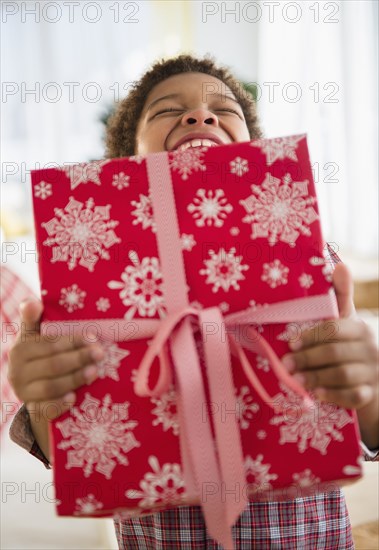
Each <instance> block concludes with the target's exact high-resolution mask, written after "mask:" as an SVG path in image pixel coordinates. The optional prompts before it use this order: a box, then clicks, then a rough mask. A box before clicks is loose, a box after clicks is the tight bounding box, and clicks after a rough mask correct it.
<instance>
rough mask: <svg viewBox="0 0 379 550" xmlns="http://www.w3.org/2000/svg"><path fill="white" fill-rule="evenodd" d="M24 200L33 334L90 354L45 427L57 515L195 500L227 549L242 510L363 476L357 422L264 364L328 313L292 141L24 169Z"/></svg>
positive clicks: (308, 184)
mask: <svg viewBox="0 0 379 550" xmlns="http://www.w3.org/2000/svg"><path fill="white" fill-rule="evenodd" d="M32 186H33V200H34V212H35V224H36V233H37V241H38V249H39V257H40V262H39V268H40V281H41V293H42V297H43V302H44V317H43V325H42V326H43V331H44V332H45V333H46V334H48V335H49V337H51V338H52V339H54V338H55V337H58V336H59V335H60V334H69V335H72V334H73V333H74V332H80V333H81V334H82V335H83V336H84V337H87V338H88V339H90V334H91V333H95V335H96V338H97V339H98V340H100V341H101V342H102V343H103V346H104V349H105V358H104V360H103V361H102V363H101V365H100V367H99V369H100V376H99V378H98V379H97V380H96V381H95V382H94V383H93V384H91V385H90V386H85V387H82V388H80V389H79V390H77V399H76V403H75V406H74V407H73V408H72V409H71V410H70V411H69V412H66V413H65V414H63V415H62V416H60V417H59V418H58V419H57V420H55V421H52V422H51V423H50V436H51V447H52V463H53V468H54V483H55V490H56V496H57V499H58V504H57V511H58V514H59V515H65V516H70V515H76V516H110V515H114V514H119V515H122V516H128V517H129V516H133V515H135V516H138V515H142V514H148V513H153V512H155V511H158V510H162V509H167V508H172V507H173V506H183V505H193V504H201V506H202V508H203V512H204V516H205V520H206V524H207V528H208V531H209V534H210V535H211V536H213V538H215V539H216V540H218V541H219V542H220V543H222V544H224V545H225V546H226V547H231V546H233V543H232V540H231V535H230V528H231V525H233V523H234V522H235V521H236V520H237V519H238V516H239V514H240V513H241V512H242V511H243V509H244V507H245V506H246V504H247V502H248V500H288V499H289V498H296V497H298V496H306V495H309V494H312V493H314V492H316V491H324V490H330V489H335V487H336V484H343V483H347V482H351V481H352V480H355V479H357V478H359V477H360V475H361V466H360V455H361V451H360V447H359V443H358V437H359V432H358V427H357V421H356V416H355V414H354V412H352V411H346V410H344V409H341V408H338V407H335V406H333V405H332V404H326V403H320V402H317V401H314V400H313V399H312V396H308V395H307V394H306V393H305V391H304V390H302V388H301V387H300V386H299V385H298V384H297V383H296V382H295V381H294V379H293V378H292V377H291V376H290V375H289V374H288V373H287V372H286V370H285V368H284V367H283V366H282V364H281V362H280V361H279V359H278V357H282V356H283V355H284V354H285V353H286V352H287V351H288V349H289V348H288V342H289V340H292V339H296V338H298V337H299V336H300V335H301V331H302V330H303V329H306V328H309V327H312V326H316V324H317V321H319V320H321V319H333V318H335V317H337V316H338V309H337V305H336V300H335V295H334V291H333V288H332V284H331V266H330V264H329V262H328V260H327V259H326V256H325V243H324V241H323V238H322V234H321V230H320V222H319V214H318V208H317V201H316V196H315V188H314V183H313V177H312V169H311V165H310V161H309V154H308V148H307V141H306V136H305V135H298V136H291V137H285V138H277V139H271V140H269V139H268V140H266V139H264V140H258V141H253V142H246V143H234V144H230V145H225V146H218V147H197V148H187V149H178V150H176V151H171V152H162V153H154V154H150V155H148V156H147V157H146V158H144V157H140V156H134V157H130V158H120V159H112V160H102V161H95V162H91V163H89V164H81V165H76V166H67V167H62V168H52V169H47V170H46V169H45V170H36V171H33V172H32ZM331 330H333V322H332V321H331Z"/></svg>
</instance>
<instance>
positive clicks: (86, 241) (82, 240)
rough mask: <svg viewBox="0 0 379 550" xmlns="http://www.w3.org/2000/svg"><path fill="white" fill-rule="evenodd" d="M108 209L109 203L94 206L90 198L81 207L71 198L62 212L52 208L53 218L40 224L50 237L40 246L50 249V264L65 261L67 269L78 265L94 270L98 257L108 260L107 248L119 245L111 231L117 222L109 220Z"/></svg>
mask: <svg viewBox="0 0 379 550" xmlns="http://www.w3.org/2000/svg"><path fill="white" fill-rule="evenodd" d="M110 208H111V205H110V204H107V205H105V206H94V201H93V199H92V198H90V199H88V200H87V202H86V203H85V207H84V204H83V203H82V202H79V201H77V200H75V199H74V198H73V197H70V201H69V203H68V204H67V206H65V208H64V210H62V209H61V208H54V213H55V218H52V219H51V220H49V221H48V222H46V223H42V224H41V225H42V227H44V228H45V229H46V232H47V234H48V235H49V238H48V239H46V240H45V241H44V243H43V244H44V245H45V246H53V255H52V258H51V262H52V263H55V262H67V265H68V268H69V269H70V270H72V269H74V268H75V267H76V266H77V265H78V264H79V265H81V266H83V267H85V268H87V269H88V271H93V270H94V268H95V265H96V263H97V261H98V260H99V259H100V258H101V259H102V260H109V258H110V255H109V252H108V250H107V249H108V248H110V247H111V246H113V245H114V244H115V243H119V242H121V239H119V238H118V237H117V235H116V234H115V232H114V231H113V229H114V228H115V227H116V226H117V225H118V221H113V220H111V219H110V217H109V211H110ZM54 245H56V246H54Z"/></svg>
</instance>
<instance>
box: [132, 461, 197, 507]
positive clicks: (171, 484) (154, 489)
mask: <svg viewBox="0 0 379 550" xmlns="http://www.w3.org/2000/svg"><path fill="white" fill-rule="evenodd" d="M148 462H149V464H150V467H151V469H152V470H153V471H152V472H147V473H146V474H145V476H144V479H143V480H142V481H140V484H139V485H140V488H141V491H135V490H128V491H126V493H125V495H126V496H127V497H128V498H139V499H141V500H140V502H139V503H138V506H140V507H141V508H146V507H150V506H153V505H154V504H159V503H161V504H172V505H180V504H181V503H184V499H185V497H186V493H185V485H184V479H183V474H182V471H181V468H180V464H169V463H166V464H163V466H162V468H160V466H159V462H158V459H157V457H156V456H149V459H148Z"/></svg>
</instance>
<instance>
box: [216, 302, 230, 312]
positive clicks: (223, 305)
mask: <svg viewBox="0 0 379 550" xmlns="http://www.w3.org/2000/svg"><path fill="white" fill-rule="evenodd" d="M218 307H219V308H220V311H222V312H223V313H226V312H227V311H229V309H230V306H229V304H228V302H221V303H220V304H218Z"/></svg>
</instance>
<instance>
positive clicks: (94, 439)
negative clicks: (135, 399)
mask: <svg viewBox="0 0 379 550" xmlns="http://www.w3.org/2000/svg"><path fill="white" fill-rule="evenodd" d="M129 406H130V403H128V402H127V401H125V402H124V403H112V399H111V396H110V394H107V395H105V397H104V398H103V402H102V403H101V401H99V400H98V399H95V398H94V397H92V396H91V395H90V394H89V393H86V394H85V399H84V401H83V402H82V403H81V405H80V407H72V409H71V410H70V417H68V418H66V419H65V420H63V421H62V422H57V423H56V426H57V427H58V428H59V430H60V431H61V432H62V436H63V438H64V439H63V440H62V441H61V442H60V443H58V449H63V450H66V449H70V447H72V449H70V450H68V451H67V463H66V469H70V468H82V469H83V474H84V477H89V476H90V475H91V474H92V472H93V471H94V469H95V470H96V472H99V473H100V474H103V475H104V476H105V478H106V479H111V477H112V472H113V470H114V468H115V467H116V465H117V464H122V465H124V466H125V465H126V466H127V465H128V464H129V461H128V458H127V456H126V454H127V453H129V452H130V451H131V450H132V449H135V448H136V447H140V445H141V444H140V443H139V442H138V441H137V440H136V438H135V436H134V434H133V432H132V431H131V430H134V428H135V427H136V426H137V425H138V422H137V421H136V420H130V419H129V410H128V409H129Z"/></svg>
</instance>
